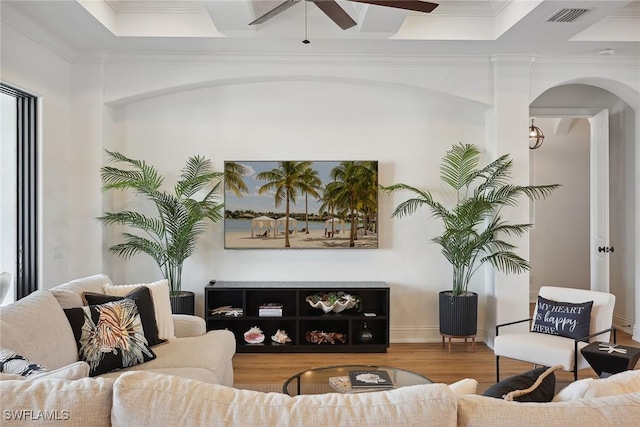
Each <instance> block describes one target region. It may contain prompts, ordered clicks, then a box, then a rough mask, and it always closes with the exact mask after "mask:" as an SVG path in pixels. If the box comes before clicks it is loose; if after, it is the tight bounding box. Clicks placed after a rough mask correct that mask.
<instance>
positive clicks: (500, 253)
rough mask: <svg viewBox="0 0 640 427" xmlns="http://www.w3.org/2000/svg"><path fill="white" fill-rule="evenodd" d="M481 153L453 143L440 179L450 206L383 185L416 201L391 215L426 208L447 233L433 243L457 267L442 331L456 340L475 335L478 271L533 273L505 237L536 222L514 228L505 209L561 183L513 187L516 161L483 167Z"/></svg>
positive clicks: (444, 299)
mask: <svg viewBox="0 0 640 427" xmlns="http://www.w3.org/2000/svg"><path fill="white" fill-rule="evenodd" d="M479 161H480V152H479V150H478V149H477V147H476V146H474V145H472V144H462V143H458V144H455V145H454V146H453V147H452V148H451V150H449V151H448V152H447V153H446V154H445V156H444V157H443V159H442V163H441V166H440V179H441V180H442V181H443V182H444V183H445V184H446V185H447V186H449V187H450V188H451V189H453V191H454V193H455V203H454V204H453V206H450V207H446V206H445V204H443V203H441V202H438V201H436V200H435V198H434V196H433V194H432V193H431V192H429V191H427V190H421V189H418V188H415V187H412V186H410V185H407V184H402V183H399V184H395V185H391V186H389V187H382V189H383V190H385V191H387V192H388V193H392V192H394V191H398V190H407V191H409V192H410V193H411V194H412V196H413V197H411V198H410V199H408V200H406V201H404V202H402V203H400V204H399V205H398V206H397V207H396V209H395V210H394V212H393V214H392V216H393V217H403V216H405V215H411V214H413V213H414V212H416V210H417V209H418V208H420V207H421V206H423V205H426V206H427V207H429V208H430V210H431V212H432V214H433V216H434V217H435V218H438V219H440V220H442V223H443V225H444V231H443V232H442V234H441V235H439V236H436V237H434V238H432V239H431V240H432V241H433V242H435V243H437V244H438V245H440V246H441V247H442V254H443V255H444V257H445V258H446V260H447V261H448V262H449V263H450V264H451V266H452V268H453V282H452V289H449V290H446V291H442V292H440V295H439V309H440V333H441V334H442V335H446V336H452V337H464V336H473V335H475V334H476V332H477V304H478V299H477V297H478V296H477V294H476V293H475V292H470V291H469V289H468V288H469V282H470V281H471V278H472V276H473V275H474V273H476V272H477V271H478V269H479V268H480V267H481V266H482V265H483V264H485V263H487V262H488V263H490V264H491V265H492V266H493V267H495V268H496V269H497V270H498V271H501V272H503V273H506V274H510V273H521V272H523V271H526V270H529V262H528V261H527V260H525V259H523V258H522V257H520V256H518V255H517V254H516V253H515V252H514V250H515V249H516V246H514V245H513V244H511V243H508V242H506V241H505V240H503V236H505V235H506V236H521V235H523V234H524V233H525V232H526V231H528V230H529V229H530V228H531V227H532V224H510V223H508V222H507V221H506V220H505V219H504V218H503V217H502V216H501V214H500V211H501V209H502V208H503V207H504V206H515V205H516V204H517V201H518V198H519V197H521V196H526V197H528V198H529V199H531V200H534V199H540V198H544V197H546V196H548V195H549V194H551V192H552V191H553V190H555V189H556V188H557V187H559V185H557V184H552V185H527V186H520V185H514V184H511V183H509V178H510V171H511V168H512V167H513V162H512V160H511V159H510V158H509V155H508V154H505V155H503V156H501V157H499V158H498V159H497V160H495V161H493V162H491V163H489V164H488V165H486V166H484V167H482V168H479V166H478V165H479Z"/></svg>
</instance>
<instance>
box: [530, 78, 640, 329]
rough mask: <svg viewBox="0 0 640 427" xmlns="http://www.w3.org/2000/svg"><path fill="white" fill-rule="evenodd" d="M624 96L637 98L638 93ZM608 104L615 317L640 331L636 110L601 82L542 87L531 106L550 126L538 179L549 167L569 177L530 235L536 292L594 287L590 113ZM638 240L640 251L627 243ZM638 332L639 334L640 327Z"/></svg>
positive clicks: (537, 153) (536, 164)
mask: <svg viewBox="0 0 640 427" xmlns="http://www.w3.org/2000/svg"><path fill="white" fill-rule="evenodd" d="M599 86H600V85H599ZM604 86H612V87H613V86H615V85H604ZM627 94H628V92H627ZM626 98H627V99H631V100H632V101H633V100H634V99H635V97H634V96H633V94H631V96H626ZM602 109H608V110H609V111H610V113H609V121H610V123H611V128H610V133H609V137H610V142H611V144H610V148H609V156H610V160H609V166H610V168H609V169H610V173H609V180H610V184H609V194H610V202H609V205H608V206H609V212H610V214H611V218H610V222H609V223H610V228H609V231H610V242H611V246H613V247H615V248H616V249H617V251H616V252H615V253H612V254H611V256H610V259H609V261H610V266H611V273H610V283H611V287H610V291H611V292H612V293H613V294H614V295H616V298H617V303H616V312H615V315H614V324H615V325H616V326H617V327H620V328H622V329H624V330H625V331H626V332H629V333H632V334H634V331H632V330H631V327H630V326H631V325H633V324H634V323H635V324H636V328H635V330H636V331H637V330H638V326H637V320H636V319H638V317H639V316H638V314H637V313H638V310H639V307H638V305H639V304H638V302H637V300H638V294H639V293H640V289H638V288H639V285H638V283H637V282H638V279H637V277H636V276H637V274H638V272H637V271H636V263H637V258H636V257H637V254H636V253H637V250H638V249H637V248H638V242H637V240H638V239H637V237H635V235H636V234H637V233H638V230H637V229H636V227H637V225H636V224H637V223H638V220H637V218H638V212H637V209H638V208H637V204H638V201H636V200H635V199H636V198H637V195H636V193H637V191H636V190H635V188H637V186H638V182H637V181H638V179H637V177H636V169H637V168H638V167H639V166H638V161H637V152H636V150H637V149H636V147H638V143H637V140H638V136H637V132H636V127H637V125H636V121H637V116H638V114H637V110H635V111H634V108H632V106H631V105H629V104H628V103H627V102H625V100H623V99H622V98H621V97H620V96H618V95H617V94H614V93H613V92H611V91H609V90H605V89H604V88H602V87H596V86H593V85H586V84H575V83H571V84H563V85H559V86H556V87H553V88H551V89H548V90H547V91H545V92H543V93H541V94H540V95H539V96H538V97H537V98H536V99H535V100H534V101H533V102H532V103H531V105H530V115H531V116H532V117H536V125H537V126H544V127H543V130H544V132H545V135H546V139H545V142H544V144H543V147H541V148H540V149H538V150H534V151H532V153H531V166H532V167H531V170H532V178H533V182H535V180H536V179H542V178H541V177H542V176H544V175H545V174H546V175H547V177H545V178H544V180H545V181H548V182H550V181H549V179H548V178H549V176H548V175H552V176H553V178H555V179H564V180H565V182H560V183H561V184H563V185H565V187H564V188H562V189H561V191H559V192H558V195H559V196H560V197H558V198H556V199H555V201H554V200H552V199H553V198H552V199H551V200H549V201H544V202H541V203H537V204H536V209H535V211H534V212H535V213H536V214H537V216H536V229H535V230H534V231H533V232H532V234H531V262H532V271H531V276H532V280H531V292H532V294H533V293H537V292H536V291H537V288H538V287H539V286H541V285H545V284H554V285H559V286H569V287H578V288H587V289H588V288H589V281H588V279H589V277H590V276H589V275H588V274H587V275H585V271H586V272H588V271H589V269H590V264H589V260H590V257H591V249H590V242H591V236H590V235H589V227H588V226H585V224H586V225H588V224H589V213H588V212H589V211H588V209H585V206H588V205H589V202H588V195H589V180H588V178H589V170H590V166H589V163H588V162H589V148H588V147H589V142H590V141H589V130H590V129H589V123H588V122H587V117H592V116H593V115H595V114H596V113H597V112H598V111H601V110H602ZM585 173H586V175H585ZM552 181H553V179H552ZM554 182H555V181H554ZM561 193H562V194H561ZM585 195H586V196H585ZM585 197H586V199H587V200H585ZM559 199H561V200H559ZM562 205H564V209H563V208H562ZM572 207H573V208H576V207H577V209H573V210H572V209H571V208H572ZM543 208H544V209H545V210H544V211H543V210H542V209H543ZM558 229H561V230H562V231H561V232H558ZM554 230H555V231H554ZM634 247H635V248H636V250H635V251H634V250H624V249H623V248H629V249H631V248H634ZM634 252H635V253H634ZM585 277H586V279H585ZM634 335H635V337H636V339H638V334H637V333H635V334H634Z"/></svg>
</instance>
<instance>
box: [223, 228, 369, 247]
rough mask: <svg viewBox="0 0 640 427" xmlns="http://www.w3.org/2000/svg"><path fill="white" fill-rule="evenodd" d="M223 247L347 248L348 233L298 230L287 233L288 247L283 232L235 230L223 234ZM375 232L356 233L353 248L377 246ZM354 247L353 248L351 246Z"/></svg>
mask: <svg viewBox="0 0 640 427" xmlns="http://www.w3.org/2000/svg"><path fill="white" fill-rule="evenodd" d="M224 243H225V245H224V246H225V248H227V249H267V248H268V249H314V248H315V249H325V248H349V234H348V231H347V233H339V234H336V235H335V236H334V237H325V235H324V231H323V230H310V231H309V234H305V233H304V232H298V233H297V234H296V233H293V234H290V235H289V243H290V244H291V247H290V248H285V247H284V234H279V235H278V236H276V237H257V236H254V237H251V232H250V231H249V232H246V231H236V232H227V233H226V234H225V242H224ZM377 245H378V239H377V235H376V234H369V233H368V234H367V235H366V236H363V235H362V231H360V232H359V233H358V240H356V241H355V248H377ZM351 249H354V248H351Z"/></svg>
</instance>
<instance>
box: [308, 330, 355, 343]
mask: <svg viewBox="0 0 640 427" xmlns="http://www.w3.org/2000/svg"><path fill="white" fill-rule="evenodd" d="M304 337H305V339H306V340H307V341H308V342H311V343H314V344H335V343H336V341H340V342H341V343H343V344H344V343H345V342H346V341H347V340H346V338H345V336H344V334H341V333H339V332H324V331H308V332H307V333H306V334H304Z"/></svg>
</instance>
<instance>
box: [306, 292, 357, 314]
mask: <svg viewBox="0 0 640 427" xmlns="http://www.w3.org/2000/svg"><path fill="white" fill-rule="evenodd" d="M305 301H306V302H308V303H309V305H310V306H311V307H313V308H318V309H321V310H322V311H324V312H325V313H330V312H332V311H333V312H334V313H340V312H341V311H344V310H348V309H350V308H353V307H356V306H359V305H360V298H359V297H357V296H354V295H351V294H348V293H346V292H343V291H339V292H329V293H322V294H314V295H309V296H308V297H307V298H305Z"/></svg>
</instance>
